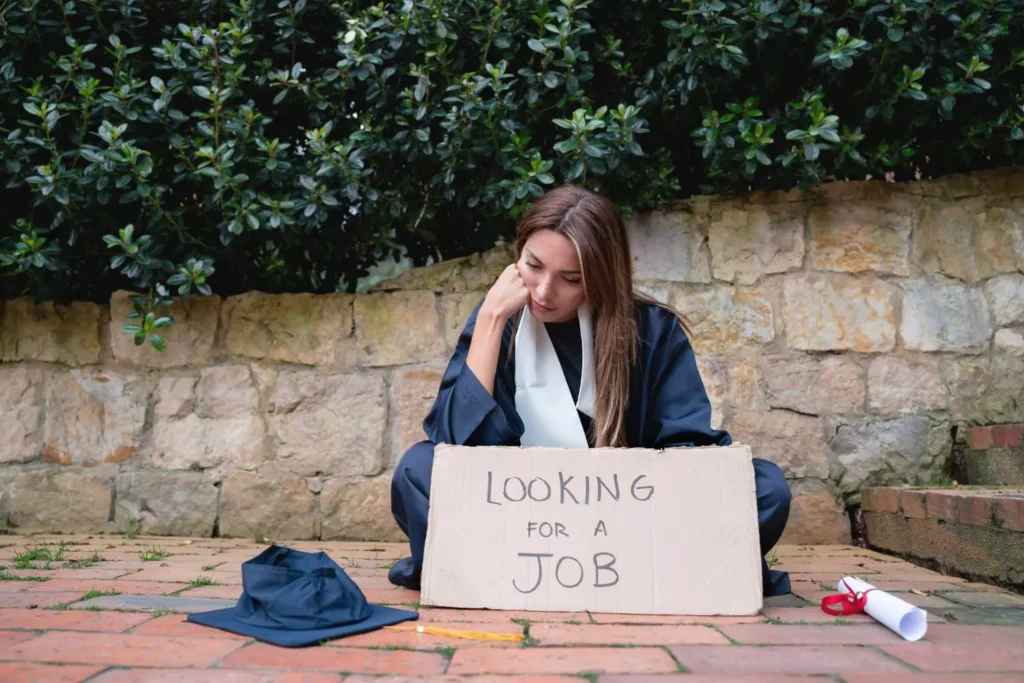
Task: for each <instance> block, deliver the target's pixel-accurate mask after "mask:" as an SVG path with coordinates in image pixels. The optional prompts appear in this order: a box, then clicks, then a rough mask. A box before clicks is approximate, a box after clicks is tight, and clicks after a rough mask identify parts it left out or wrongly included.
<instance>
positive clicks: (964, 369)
mask: <svg viewBox="0 0 1024 683" xmlns="http://www.w3.org/2000/svg"><path fill="white" fill-rule="evenodd" d="M940 367H941V368H942V379H943V382H944V384H945V385H946V391H947V392H948V393H949V397H950V406H951V410H952V414H953V416H954V417H955V418H956V419H957V420H961V421H964V422H966V423H968V424H969V425H970V424H975V425H977V424H1000V423H1015V422H1024V401H1021V400H1020V395H1021V392H1020V388H1021V387H1022V386H1024V356H1008V355H1003V354H996V355H993V356H992V357H991V358H985V357H976V358H955V359H954V358H950V359H944V360H942V361H941V362H940Z"/></svg>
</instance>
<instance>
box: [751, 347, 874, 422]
mask: <svg viewBox="0 0 1024 683" xmlns="http://www.w3.org/2000/svg"><path fill="white" fill-rule="evenodd" d="M760 371H761V376H762V377H763V378H764V383H765V395H766V397H767V401H768V405H770V406H771V407H773V408H786V409H788V410H793V411H796V412H798V413H804V414H807V415H823V414H841V413H860V412H863V411H864V400H865V395H866V388H865V382H864V373H863V371H862V370H861V367H860V365H858V364H857V363H854V362H853V361H850V360H845V359H842V358H834V357H832V358H822V359H817V358H814V357H808V356H798V357H795V358H792V357H769V358H765V359H764V361H763V362H762V364H761V369H760Z"/></svg>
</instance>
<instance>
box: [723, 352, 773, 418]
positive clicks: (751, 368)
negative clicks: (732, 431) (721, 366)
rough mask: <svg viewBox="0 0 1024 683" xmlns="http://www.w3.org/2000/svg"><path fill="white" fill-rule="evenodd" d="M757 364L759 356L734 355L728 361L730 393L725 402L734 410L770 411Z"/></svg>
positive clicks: (727, 370) (726, 369)
mask: <svg viewBox="0 0 1024 683" xmlns="http://www.w3.org/2000/svg"><path fill="white" fill-rule="evenodd" d="M757 364H758V360H757V358H756V357H751V356H733V357H731V358H729V360H728V362H727V363H726V368H725V371H726V376H727V382H726V384H727V386H728V394H727V395H726V399H725V402H726V403H727V404H728V405H729V406H730V407H731V408H733V409H734V410H752V411H760V412H767V411H768V401H767V399H765V396H764V392H763V391H762V390H761V384H760V372H759V371H758V367H757Z"/></svg>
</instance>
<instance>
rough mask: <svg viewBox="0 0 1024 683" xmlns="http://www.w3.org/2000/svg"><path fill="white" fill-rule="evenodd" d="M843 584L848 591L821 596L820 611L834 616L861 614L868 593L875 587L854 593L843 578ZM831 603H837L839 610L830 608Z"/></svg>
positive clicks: (866, 601)
mask: <svg viewBox="0 0 1024 683" xmlns="http://www.w3.org/2000/svg"><path fill="white" fill-rule="evenodd" d="M843 586H845V587H846V590H848V591H850V592H849V593H841V594H839V595H829V596H827V597H824V598H822V599H821V611H822V612H825V613H826V614H831V615H832V616H834V617H839V616H850V615H851V614H862V613H863V612H864V606H865V605H867V604H868V593H870V592H871V591H873V590H875V589H874V588H869V589H868V590H866V591H864V592H863V593H855V592H854V591H853V589H852V588H850V586H849V585H848V584H847V583H846V579H843ZM833 605H839V607H840V611H838V612H837V611H835V610H833V609H831V608H832V606H833Z"/></svg>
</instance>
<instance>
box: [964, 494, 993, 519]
mask: <svg viewBox="0 0 1024 683" xmlns="http://www.w3.org/2000/svg"><path fill="white" fill-rule="evenodd" d="M991 502H992V501H991V499H990V498H988V497H986V496H963V497H962V498H960V501H959V506H958V509H957V519H958V520H959V521H960V523H961V524H972V525H974V526H988V525H989V524H990V523H991V521H992V513H991V512H990V509H989V508H990V505H991Z"/></svg>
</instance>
